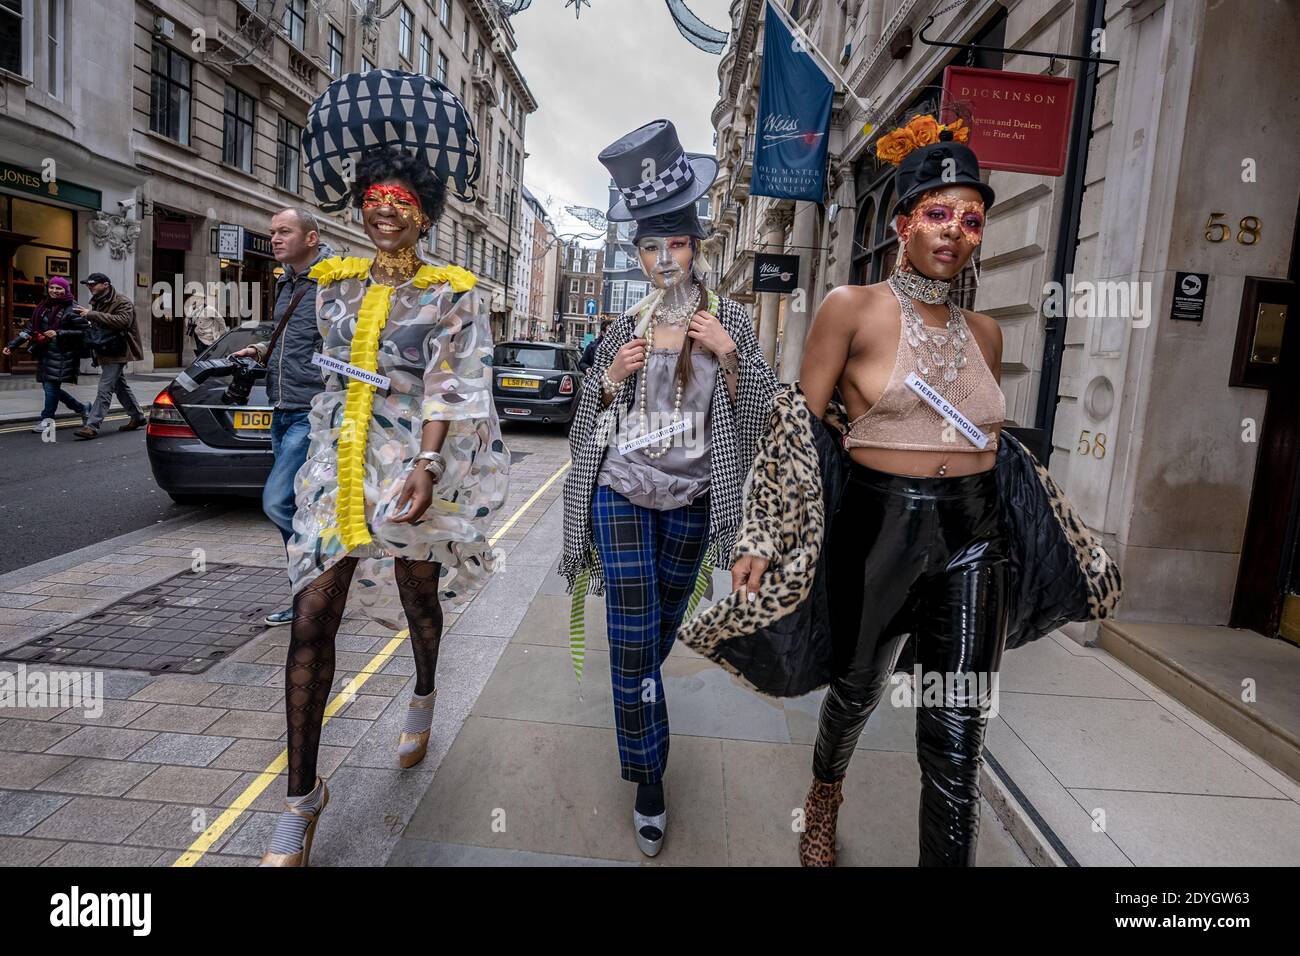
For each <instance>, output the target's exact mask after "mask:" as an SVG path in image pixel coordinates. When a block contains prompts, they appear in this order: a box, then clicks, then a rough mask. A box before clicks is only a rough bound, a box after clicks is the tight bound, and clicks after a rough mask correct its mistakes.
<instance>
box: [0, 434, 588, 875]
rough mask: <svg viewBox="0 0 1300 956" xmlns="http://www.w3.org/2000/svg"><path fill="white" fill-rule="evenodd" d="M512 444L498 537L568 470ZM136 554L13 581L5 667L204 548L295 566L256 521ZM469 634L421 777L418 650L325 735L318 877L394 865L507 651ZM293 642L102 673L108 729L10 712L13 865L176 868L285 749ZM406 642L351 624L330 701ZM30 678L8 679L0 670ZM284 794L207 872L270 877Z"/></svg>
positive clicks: (2, 799) (549, 441)
mask: <svg viewBox="0 0 1300 956" xmlns="http://www.w3.org/2000/svg"><path fill="white" fill-rule="evenodd" d="M506 441H507V443H508V445H509V447H510V449H511V451H512V452H514V453H515V454H516V456H517V460H516V463H515V465H514V467H513V472H512V483H511V489H512V490H511V496H510V500H509V502H508V503H507V506H506V507H505V508H504V509H503V511H502V515H501V516H500V517H499V518H498V521H497V527H498V528H499V527H500V526H501V524H502V523H504V522H505V521H506V520H507V519H508V518H509V517H510V516H511V515H513V514H514V513H515V512H516V511H517V510H518V508H519V507H520V506H521V505H522V504H523V503H524V501H525V500H526V499H528V498H529V497H530V496H531V495H532V494H533V493H534V492H535V491H536V490H537V489H538V488H539V487H541V486H542V485H543V484H544V482H545V481H546V480H547V478H549V477H550V476H551V475H552V474H553V473H554V472H555V471H556V470H557V469H558V468H559V467H560V466H561V465H562V464H563V463H564V461H566V460H567V452H568V449H567V445H566V443H565V441H564V439H563V438H562V437H560V436H559V435H557V434H556V433H554V432H540V431H519V432H516V431H511V432H510V433H508V434H507V435H506ZM562 483H563V482H562V479H561V480H557V481H555V482H554V483H553V484H552V485H551V487H550V488H549V489H548V490H547V491H546V492H545V493H544V494H543V495H541V496H540V498H539V499H538V500H537V502H536V503H535V504H534V505H533V507H532V508H531V509H530V510H529V511H528V512H527V513H525V514H524V515H523V516H522V517H520V518H519V520H518V521H516V523H515V524H514V525H513V526H512V527H511V528H510V529H509V530H508V531H507V532H506V533H505V534H504V535H503V536H502V537H501V539H500V541H499V542H498V544H499V546H500V547H501V548H502V549H503V550H504V551H505V552H506V555H507V558H506V568H505V570H504V571H503V572H502V574H501V575H500V576H501V577H502V578H504V577H505V576H506V575H508V574H510V573H511V570H512V565H513V564H514V562H515V561H516V554H515V550H516V549H517V548H518V547H519V546H520V543H521V542H522V541H524V539H525V538H526V537H527V536H528V535H529V534H530V533H531V532H532V531H533V529H534V527H535V525H536V523H537V520H538V517H539V516H540V515H541V514H542V513H544V512H545V510H546V509H547V507H549V505H550V504H551V503H553V502H554V501H555V500H556V499H557V498H558V497H559V494H560V491H561V488H562ZM542 537H543V536H542V535H534V541H535V542H538V546H541V547H548V548H549V547H553V546H554V541H555V537H554V532H553V531H551V530H548V531H547V532H546V534H545V537H546V538H549V540H546V541H541V538H542ZM125 538H126V539H128V541H129V543H126V544H122V545H121V546H120V547H116V546H114V545H113V543H109V544H107V545H106V546H105V548H104V549H102V550H103V551H104V553H102V554H100V555H99V556H97V557H94V558H92V559H89V560H84V561H81V562H80V563H76V564H73V565H71V566H68V567H63V566H62V565H63V564H65V563H66V562H61V561H57V560H56V561H53V562H47V564H50V565H55V566H56V567H58V569H57V570H50V571H48V573H43V574H32V573H26V572H15V573H14V574H11V575H6V576H4V577H3V578H0V650H2V651H7V650H10V649H12V648H14V647H16V646H17V645H19V644H22V643H24V642H26V641H28V640H31V639H32V638H33V637H36V636H39V635H40V634H42V633H44V632H47V631H50V630H53V629H54V628H57V627H59V626H60V625H62V624H65V623H67V622H70V621H73V620H76V619H80V618H81V617H84V616H85V615H87V614H90V613H92V612H94V611H96V610H99V609H101V608H103V607H105V606H107V605H108V604H111V603H112V602H114V601H116V600H119V599H121V598H122V597H124V596H126V595H127V594H129V593H132V592H134V591H137V590H139V589H141V588H144V587H148V586H151V585H153V584H156V583H157V582H158V581H161V580H163V579H165V578H168V577H170V576H172V575H174V574H176V573H177V572H179V571H182V570H185V569H187V568H189V567H190V563H191V561H192V559H193V554H194V550H195V549H196V548H201V549H203V551H204V554H205V557H206V560H207V562H209V563H218V562H228V563H233V564H242V565H260V566H274V567H283V566H284V552H283V548H282V546H281V543H280V536H279V533H278V532H277V531H275V529H274V528H273V527H272V526H271V525H270V524H269V523H268V522H267V521H266V520H265V519H264V518H262V517H261V515H260V514H259V513H257V512H256V511H255V510H252V509H245V510H243V511H239V512H231V513H227V514H224V515H222V516H220V517H216V518H212V519H209V520H206V521H199V522H196V523H194V524H191V525H181V526H177V527H171V528H167V529H164V530H161V531H160V532H158V533H157V534H155V535H141V534H140V533H135V534H132V535H128V536H125ZM487 594H488V592H487V590H486V589H485V591H484V593H483V594H481V595H480V596H479V598H477V599H476V601H475V602H474V603H472V604H471V605H470V606H469V609H468V610H467V611H466V612H465V613H483V612H481V611H478V610H477V609H478V608H479V605H480V604H481V603H482V601H483V598H484V596H486V595H487ZM285 600H286V602H287V601H288V581H287V579H286V581H285ZM489 600H491V598H490V597H489ZM460 616H461V615H455V614H448V615H447V618H446V624H447V630H448V636H447V637H446V638H445V639H444V640H443V645H442V653H441V657H440V661H439V668H438V675H439V678H438V686H439V697H438V711H437V715H436V717H435V722H434V736H433V740H434V744H433V745H432V746H431V747H430V752H429V755H428V757H427V758H426V759H425V761H424V762H423V763H422V764H421V765H420V766H418V767H416V768H412V769H411V770H406V771H403V770H401V769H400V768H398V766H397V760H396V745H397V735H398V731H399V729H400V727H399V725H400V722H401V719H402V716H403V714H404V711H405V707H406V699H407V697H408V695H409V693H410V692H411V687H412V685H413V683H414V680H413V675H414V664H413V661H412V659H411V652H410V647H409V644H408V643H407V642H405V641H403V642H401V643H400V644H399V645H398V646H397V648H396V650H395V651H394V652H393V653H392V654H391V655H390V656H387V657H381V660H382V663H381V665H380V666H378V667H377V668H376V670H375V673H373V674H372V675H370V676H368V677H367V678H366V681H365V683H364V685H363V686H362V687H361V689H360V691H359V693H358V694H357V695H356V696H355V697H353V698H352V699H351V700H350V701H349V702H347V703H346V704H345V705H344V706H343V707H342V708H341V709H340V710H339V711H338V712H337V713H336V714H335V715H334V716H333V717H332V718H331V719H330V720H329V721H328V723H327V724H326V726H325V729H324V731H323V734H322V750H321V762H320V771H321V774H322V775H323V776H327V777H328V778H329V783H330V789H331V794H332V799H331V803H330V808H329V812H328V813H327V815H326V816H325V817H324V818H323V820H322V824H321V834H320V837H319V839H318V841H317V844H316V847H315V849H314V851H313V856H312V862H313V864H319V865H329V864H361V865H364V864H380V863H383V862H384V861H385V860H386V859H387V858H388V855H389V853H390V851H391V849H392V847H393V846H394V845H395V843H396V840H397V835H398V834H399V833H400V832H401V828H402V827H403V826H404V825H405V822H406V821H407V820H408V819H409V817H410V814H411V812H412V811H413V810H414V808H415V806H416V804H417V803H418V802H419V800H420V798H421V797H422V796H423V794H424V792H425V790H426V789H427V788H428V786H429V783H430V782H431V780H432V778H433V773H434V770H436V768H437V766H438V764H439V762H440V761H441V759H442V756H443V755H444V753H445V752H446V748H447V746H449V745H450V742H451V740H452V739H454V738H455V736H456V733H457V731H458V729H459V726H460V723H461V722H462V721H463V720H464V717H465V715H466V714H467V713H468V712H469V708H470V706H471V705H472V703H473V701H474V699H475V697H477V695H478V692H479V690H480V689H481V688H482V686H483V683H484V682H485V681H486V679H487V676H488V674H490V673H491V671H492V668H493V667H494V665H495V663H496V659H497V657H498V656H499V654H500V653H501V651H502V649H503V648H504V645H505V642H504V641H498V640H492V639H484V638H481V637H470V636H459V635H457V636H453V635H452V633H451V632H452V631H453V630H454V629H455V625H456V623H457V620H458V618H459V617H460ZM288 637H289V632H288V628H285V627H280V628H271V629H268V630H266V631H264V632H263V633H261V634H259V635H258V636H256V637H254V638H253V639H252V640H251V641H250V642H249V643H247V644H245V645H244V646H243V647H242V648H240V649H239V650H237V651H235V652H234V653H232V654H231V655H230V656H229V657H228V658H227V659H225V660H223V661H221V662H220V663H218V664H215V665H214V666H212V667H211V668H210V669H209V670H208V671H206V672H205V673H203V674H200V675H194V676H182V675H176V676H150V675H148V674H142V673H138V672H130V671H116V670H101V671H100V672H99V673H100V674H102V675H103V686H104V696H105V698H106V700H105V701H104V703H103V711H102V713H100V714H98V715H96V716H87V715H86V713H84V712H83V711H82V710H80V709H78V708H47V709H36V708H30V707H22V708H18V707H3V708H0V864H7V865H20V866H21V865H43V866H58V865H92V866H98V865H158V866H168V865H171V864H173V863H175V862H176V861H177V860H178V858H180V857H181V856H182V854H183V852H184V851H185V850H186V848H188V847H190V846H191V845H192V844H193V843H194V841H195V840H196V839H197V838H198V837H199V836H200V835H201V834H202V833H203V831H204V830H205V828H206V827H208V826H209V825H211V824H213V823H214V822H215V821H217V820H218V819H219V818H220V817H221V815H222V813H223V812H224V811H226V810H227V808H229V807H231V805H232V804H234V803H235V802H236V801H237V800H238V799H239V798H240V797H241V795H243V794H244V793H245V792H246V790H247V788H248V787H249V785H250V784H253V783H254V782H255V781H258V780H259V778H260V777H261V776H262V774H263V773H264V771H265V770H266V769H267V767H268V766H269V765H270V764H271V763H272V762H273V761H274V760H275V759H276V758H277V756H279V754H280V753H281V752H282V751H283V749H284V713H283V696H282V694H283V692H282V690H281V688H282V687H283V684H284V672H283V668H284V658H285V653H286V646H287V643H288ZM392 637H393V635H392V634H391V633H390V632H389V631H388V630H386V629H384V628H383V627H381V626H379V625H376V624H373V623H369V622H367V621H365V620H364V619H361V618H358V617H353V616H349V617H347V618H345V620H344V623H343V626H342V628H341V629H340V632H339V636H338V640H337V663H336V666H337V671H336V677H335V682H334V687H333V691H332V694H331V699H333V697H334V695H335V694H337V693H338V692H339V691H341V690H342V689H343V688H344V687H345V686H346V685H347V684H348V682H349V681H350V680H352V679H353V678H354V677H356V676H357V675H358V674H359V673H360V672H361V671H362V670H363V669H364V668H366V667H367V666H368V665H371V664H372V663H373V662H374V660H375V659H376V656H377V655H380V653H381V652H382V651H383V650H384V649H385V648H386V646H387V645H388V644H389V643H390V641H391V640H392ZM17 667H18V664H17V663H16V662H11V661H4V662H0V670H7V671H10V672H13V671H15V670H16V668H17ZM28 670H29V671H33V670H44V671H47V672H48V671H49V668H43V667H35V666H28ZM283 791H284V781H283V778H282V777H281V778H277V779H273V780H271V782H270V784H269V786H267V787H266V788H265V790H264V791H263V792H262V793H261V794H260V795H259V796H258V797H257V799H256V800H254V801H253V802H252V804H251V806H249V807H248V808H247V809H245V810H244V811H243V812H241V813H239V815H238V817H237V818H236V819H235V821H234V823H233V824H232V825H231V826H229V828H228V829H226V831H225V832H224V833H222V834H221V835H220V836H219V837H218V838H217V839H216V841H215V842H214V843H213V845H212V846H211V848H210V850H209V851H208V852H206V853H205V854H203V855H202V857H200V858H199V859H198V860H197V865H200V866H215V865H251V864H254V863H256V862H257V859H258V857H260V855H261V853H262V852H263V850H264V849H265V844H266V840H267V837H268V835H269V830H270V826H271V825H272V823H273V821H274V819H275V815H276V813H277V812H278V810H279V807H280V802H281V800H282V798H283Z"/></svg>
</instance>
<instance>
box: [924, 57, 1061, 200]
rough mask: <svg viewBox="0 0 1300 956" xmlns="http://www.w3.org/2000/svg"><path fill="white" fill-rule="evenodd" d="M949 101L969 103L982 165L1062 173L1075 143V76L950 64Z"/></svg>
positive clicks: (945, 85)
mask: <svg viewBox="0 0 1300 956" xmlns="http://www.w3.org/2000/svg"><path fill="white" fill-rule="evenodd" d="M943 96H944V100H945V101H946V102H954V101H955V102H958V103H969V104H970V108H971V112H972V114H973V115H972V117H971V134H970V142H968V143H967V144H966V145H967V146H969V147H970V148H971V149H973V150H974V151H975V155H976V156H978V157H979V158H980V168H981V169H1005V170H1008V171H1009V172H1013V173H1040V174H1042V175H1046V176H1060V175H1061V174H1062V173H1064V172H1065V153H1066V150H1067V148H1068V147H1069V145H1070V113H1071V111H1072V110H1073V109H1074V80H1072V79H1069V78H1068V77H1059V76H1039V75H1038V74H1036V73H1010V72H1008V71H1006V70H981V69H976V68H974V67H965V66H950V67H948V68H947V69H946V70H944V71H943Z"/></svg>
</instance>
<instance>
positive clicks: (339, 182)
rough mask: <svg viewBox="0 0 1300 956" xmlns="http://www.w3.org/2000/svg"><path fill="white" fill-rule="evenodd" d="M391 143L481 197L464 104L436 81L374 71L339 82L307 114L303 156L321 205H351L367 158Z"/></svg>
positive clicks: (458, 189)
mask: <svg viewBox="0 0 1300 956" xmlns="http://www.w3.org/2000/svg"><path fill="white" fill-rule="evenodd" d="M389 144H395V145H398V146H401V147H403V148H404V149H406V150H408V151H410V152H412V153H414V154H415V155H416V156H418V157H421V158H423V159H424V161H425V162H427V163H428V164H429V168H430V169H432V170H433V171H434V173H436V174H437V176H438V178H439V179H441V180H442V181H443V182H444V183H446V184H447V188H448V190H449V191H450V192H451V193H452V194H453V195H455V196H456V197H457V198H458V199H461V200H463V201H465V202H472V201H473V200H474V199H475V197H476V196H477V195H478V191H477V188H476V184H477V182H478V178H479V142H478V136H476V135H475V133H474V124H473V122H472V121H471V120H470V116H469V112H468V111H467V110H466V109H465V105H464V104H463V103H461V101H460V99H459V98H458V97H457V96H456V95H455V94H454V93H452V91H451V90H449V89H448V88H447V87H446V86H445V85H444V84H442V83H439V82H438V81H437V80H435V79H434V78H433V77H431V76H424V75H422V74H419V73H405V72H402V71H400V70H369V71H367V72H365V73H349V74H347V75H346V76H341V77H339V78H338V79H337V80H335V81H334V82H333V83H331V84H330V85H329V86H328V87H327V88H326V90H325V92H324V93H322V94H321V95H320V96H319V97H317V99H316V102H314V103H312V105H311V108H310V109H309V110H308V111H307V125H306V126H305V127H304V128H303V131H302V152H303V158H304V160H305V162H306V164H307V175H308V177H309V178H310V179H311V187H312V190H313V192H315V194H316V199H317V201H319V203H320V206H321V208H322V209H323V210H325V211H326V212H338V211H339V210H341V209H345V208H347V205H348V203H349V202H350V200H351V187H352V181H353V178H354V174H355V169H356V165H357V163H358V162H360V160H361V156H362V154H363V153H365V152H366V151H367V150H368V149H371V148H373V147H376V146H386V145H389Z"/></svg>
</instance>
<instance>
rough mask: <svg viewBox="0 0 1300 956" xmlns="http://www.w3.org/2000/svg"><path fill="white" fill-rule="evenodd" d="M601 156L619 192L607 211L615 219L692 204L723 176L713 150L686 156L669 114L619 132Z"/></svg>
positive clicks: (639, 217)
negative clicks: (719, 176) (667, 117)
mask: <svg viewBox="0 0 1300 956" xmlns="http://www.w3.org/2000/svg"><path fill="white" fill-rule="evenodd" d="M596 158H597V159H599V160H600V162H601V164H602V165H603V166H604V167H605V168H606V169H608V170H609V174H610V176H612V177H613V178H614V186H615V187H616V188H617V189H618V192H619V197H620V198H619V199H618V200H617V201H615V203H614V205H613V206H611V207H610V210H609V213H608V214H607V218H609V219H610V220H612V221H614V222H620V221H622V222H626V221H627V220H629V219H635V220H638V221H640V220H643V219H649V218H650V217H652V216H661V215H663V214H664V213H670V212H676V211H677V210H679V209H682V208H684V207H686V206H690V205H692V204H693V203H694V202H695V201H696V200H697V199H699V198H700V197H701V196H703V195H704V194H705V193H706V192H708V191H709V187H710V186H712V185H713V180H714V179H716V178H717V176H718V161H717V160H716V159H714V158H713V157H712V156H697V157H696V158H694V159H691V158H689V157H687V155H686V151H685V150H684V149H682V144H681V140H679V139H678V138H677V128H676V127H675V126H673V124H672V123H671V122H669V121H668V120H666V119H658V120H653V121H652V122H649V123H646V124H645V125H644V126H640V127H638V128H637V129H634V130H632V132H630V133H628V134H627V135H625V136H621V137H619V138H618V140H616V141H615V142H613V143H611V144H610V145H609V146H606V147H605V148H604V149H603V150H601V151H600V155H599V156H598V157H596ZM682 234H683V233H676V235H682Z"/></svg>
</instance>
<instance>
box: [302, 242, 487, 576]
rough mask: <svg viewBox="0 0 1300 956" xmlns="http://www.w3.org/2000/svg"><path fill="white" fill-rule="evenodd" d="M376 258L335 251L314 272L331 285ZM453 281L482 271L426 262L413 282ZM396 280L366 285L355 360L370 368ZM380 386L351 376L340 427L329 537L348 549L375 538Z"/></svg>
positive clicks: (468, 280)
mask: <svg viewBox="0 0 1300 956" xmlns="http://www.w3.org/2000/svg"><path fill="white" fill-rule="evenodd" d="M373 261H374V260H372V259H364V258H361V257H359V256H347V257H343V256H334V257H332V258H329V259H322V260H321V261H320V262H318V263H316V264H315V265H314V266H312V268H311V272H310V273H309V274H310V275H311V277H312V278H313V279H315V280H316V282H317V283H318V284H321V285H328V284H329V283H331V282H338V281H340V280H342V279H365V278H368V277H369V275H370V265H371V263H372V262H373ZM444 282H447V283H450V285H451V288H452V291H453V292H466V291H468V290H470V289H472V288H474V286H475V285H476V284H477V283H478V277H477V276H476V275H474V273H472V272H470V271H469V270H468V269H462V268H461V267H460V266H450V265H449V266H421V267H420V269H419V270H418V271H417V272H416V273H415V276H414V278H412V280H411V284H412V285H413V286H415V287H416V288H417V289H426V288H428V287H429V286H432V285H441V284H442V283H444ZM393 291H394V288H393V286H389V285H384V284H383V283H378V282H377V283H375V284H374V285H372V286H370V288H368V289H366V294H365V295H364V296H363V297H362V299H361V308H360V309H358V310H357V326H356V330H355V331H354V332H353V333H352V350H351V355H350V356H349V361H350V362H351V364H353V365H355V366H357V367H358V368H362V369H365V370H366V371H367V372H374V371H376V370H377V369H378V366H379V335H380V333H381V332H383V330H384V326H385V325H386V324H387V323H388V315H389V312H390V311H391V309H392V305H393ZM374 392H375V386H373V385H371V384H369V383H368V382H361V381H358V380H356V379H351V380H349V381H348V385H347V398H346V400H345V402H344V406H343V421H342V424H341V425H340V427H339V451H338V496H337V499H336V501H335V522H336V523H335V526H334V527H333V528H329V529H327V531H326V537H327V538H332V537H334V536H335V535H337V536H338V537H339V538H340V539H341V540H342V542H343V547H344V550H345V551H351V550H352V549H353V548H355V547H357V546H359V545H363V544H370V543H371V541H372V538H371V536H370V528H369V527H368V526H367V525H366V490H365V476H366V441H367V438H368V436H369V432H370V417H371V409H372V407H373V403H374Z"/></svg>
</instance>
